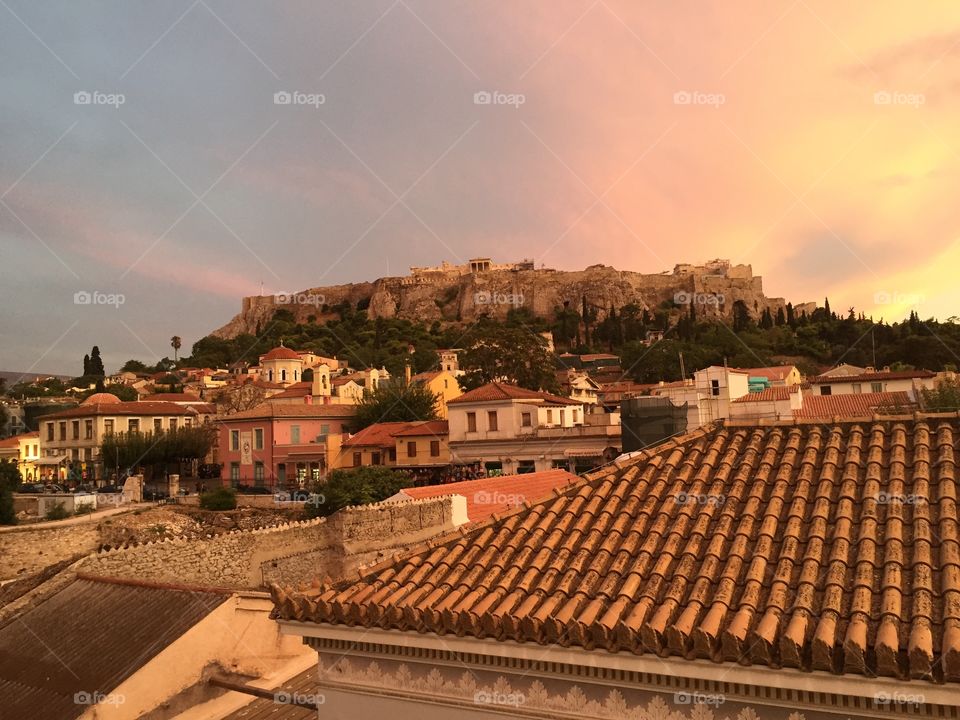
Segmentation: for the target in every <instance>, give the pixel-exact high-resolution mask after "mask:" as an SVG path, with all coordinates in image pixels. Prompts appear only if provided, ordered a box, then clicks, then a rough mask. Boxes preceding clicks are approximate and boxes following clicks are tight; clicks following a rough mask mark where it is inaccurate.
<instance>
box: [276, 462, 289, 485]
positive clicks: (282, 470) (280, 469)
mask: <svg viewBox="0 0 960 720" xmlns="http://www.w3.org/2000/svg"><path fill="white" fill-rule="evenodd" d="M286 483H287V464H286V463H280V464H279V465H277V485H285V484H286Z"/></svg>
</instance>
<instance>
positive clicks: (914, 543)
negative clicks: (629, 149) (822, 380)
mask: <svg viewBox="0 0 960 720" xmlns="http://www.w3.org/2000/svg"><path fill="white" fill-rule="evenodd" d="M958 443H960V418H958V415H957V414H951V415H949V416H948V415H941V416H926V417H921V418H919V419H917V418H912V417H904V418H898V419H887V420H884V421H869V420H868V421H865V422H845V423H837V424H824V423H819V422H796V421H791V422H790V423H789V424H787V423H766V424H764V425H762V426H753V427H750V426H743V427H736V426H734V427H724V426H718V425H714V426H710V427H704V428H701V429H699V430H697V431H695V432H693V433H690V434H689V435H687V436H684V437H682V438H677V439H675V440H671V441H668V442H667V443H664V444H663V445H660V446H658V447H656V448H651V449H649V450H645V451H642V452H641V453H639V454H638V455H637V456H636V457H634V458H632V459H631V460H628V461H625V462H623V463H622V464H621V465H620V466H619V467H618V466H617V465H615V464H614V465H611V466H607V467H606V468H603V469H601V470H598V471H595V472H593V473H589V474H588V475H587V476H586V478H587V479H586V480H585V481H584V482H583V483H580V484H575V485H572V486H570V487H568V488H566V489H565V490H563V491H562V492H560V493H559V494H558V495H557V496H556V497H553V498H550V499H546V500H543V501H541V502H538V503H535V504H533V505H531V506H527V507H520V508H517V509H514V510H510V511H507V512H505V513H504V514H502V515H500V516H495V517H494V518H493V519H492V520H491V521H490V522H488V523H485V524H483V525H481V526H479V527H477V528H473V529H471V530H469V531H467V532H463V533H459V532H455V533H450V534H447V535H445V536H443V537H441V538H437V539H435V540H434V541H432V542H430V543H428V544H427V546H426V547H425V548H418V549H415V550H413V551H411V552H410V553H408V554H406V555H402V556H400V557H398V558H394V559H391V560H389V561H387V562H385V563H381V564H379V565H376V566H373V567H372V568H368V569H367V570H366V571H364V574H363V575H362V576H361V577H360V579H359V580H355V581H345V582H341V583H337V584H334V585H321V586H320V587H318V588H316V589H313V590H304V591H294V590H292V589H281V588H278V587H273V588H272V591H273V595H274V600H275V603H276V610H275V612H276V615H277V616H278V617H279V618H282V619H289V620H300V621H305V622H310V621H313V622H322V623H332V624H338V625H356V626H365V627H381V628H388V629H396V630H401V631H411V632H435V633H438V634H441V635H442V634H446V633H451V634H456V635H458V636H459V635H465V634H466V635H471V636H474V637H478V638H493V639H499V640H517V641H530V642H536V643H540V644H560V645H562V646H569V645H576V646H581V647H583V648H585V649H587V650H595V651H603V650H609V651H626V652H634V653H653V654H655V655H657V656H661V657H665V656H667V655H672V656H676V658H677V660H676V662H683V661H684V660H683V659H694V658H705V659H708V660H711V661H713V662H716V663H723V662H737V663H741V664H747V665H749V664H756V665H765V666H770V667H773V668H796V669H799V670H803V671H811V670H825V671H829V672H832V673H846V674H852V675H859V676H866V677H874V676H877V675H879V676H892V677H898V678H903V679H906V678H911V677H912V678H929V679H933V680H936V681H944V680H946V681H950V682H957V681H960V528H958V517H957V477H958V471H957V452H958V449H960V448H958ZM783 672H796V670H790V669H785V670H783Z"/></svg>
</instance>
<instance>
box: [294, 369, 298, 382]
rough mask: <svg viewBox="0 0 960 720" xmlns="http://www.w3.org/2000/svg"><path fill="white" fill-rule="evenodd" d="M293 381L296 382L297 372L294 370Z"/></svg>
mask: <svg viewBox="0 0 960 720" xmlns="http://www.w3.org/2000/svg"><path fill="white" fill-rule="evenodd" d="M293 381H294V382H297V371H296V370H294V371H293Z"/></svg>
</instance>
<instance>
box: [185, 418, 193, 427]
mask: <svg viewBox="0 0 960 720" xmlns="http://www.w3.org/2000/svg"><path fill="white" fill-rule="evenodd" d="M183 426H184V427H185V428H187V427H192V426H193V418H184V419H183Z"/></svg>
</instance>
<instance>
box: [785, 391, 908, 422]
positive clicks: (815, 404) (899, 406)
mask: <svg viewBox="0 0 960 720" xmlns="http://www.w3.org/2000/svg"><path fill="white" fill-rule="evenodd" d="M916 407H917V404H916V403H915V402H913V401H912V400H911V399H910V394H909V393H907V392H906V391H905V390H898V391H896V392H878V393H859V394H843V395H813V394H812V393H807V394H806V395H804V396H803V407H802V408H800V409H799V410H796V411H795V412H794V415H796V416H797V417H799V418H833V417H840V418H855V417H869V416H870V415H872V414H873V413H874V412H880V413H883V414H887V415H896V414H902V413H905V412H912V411H913V410H914V409H916Z"/></svg>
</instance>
